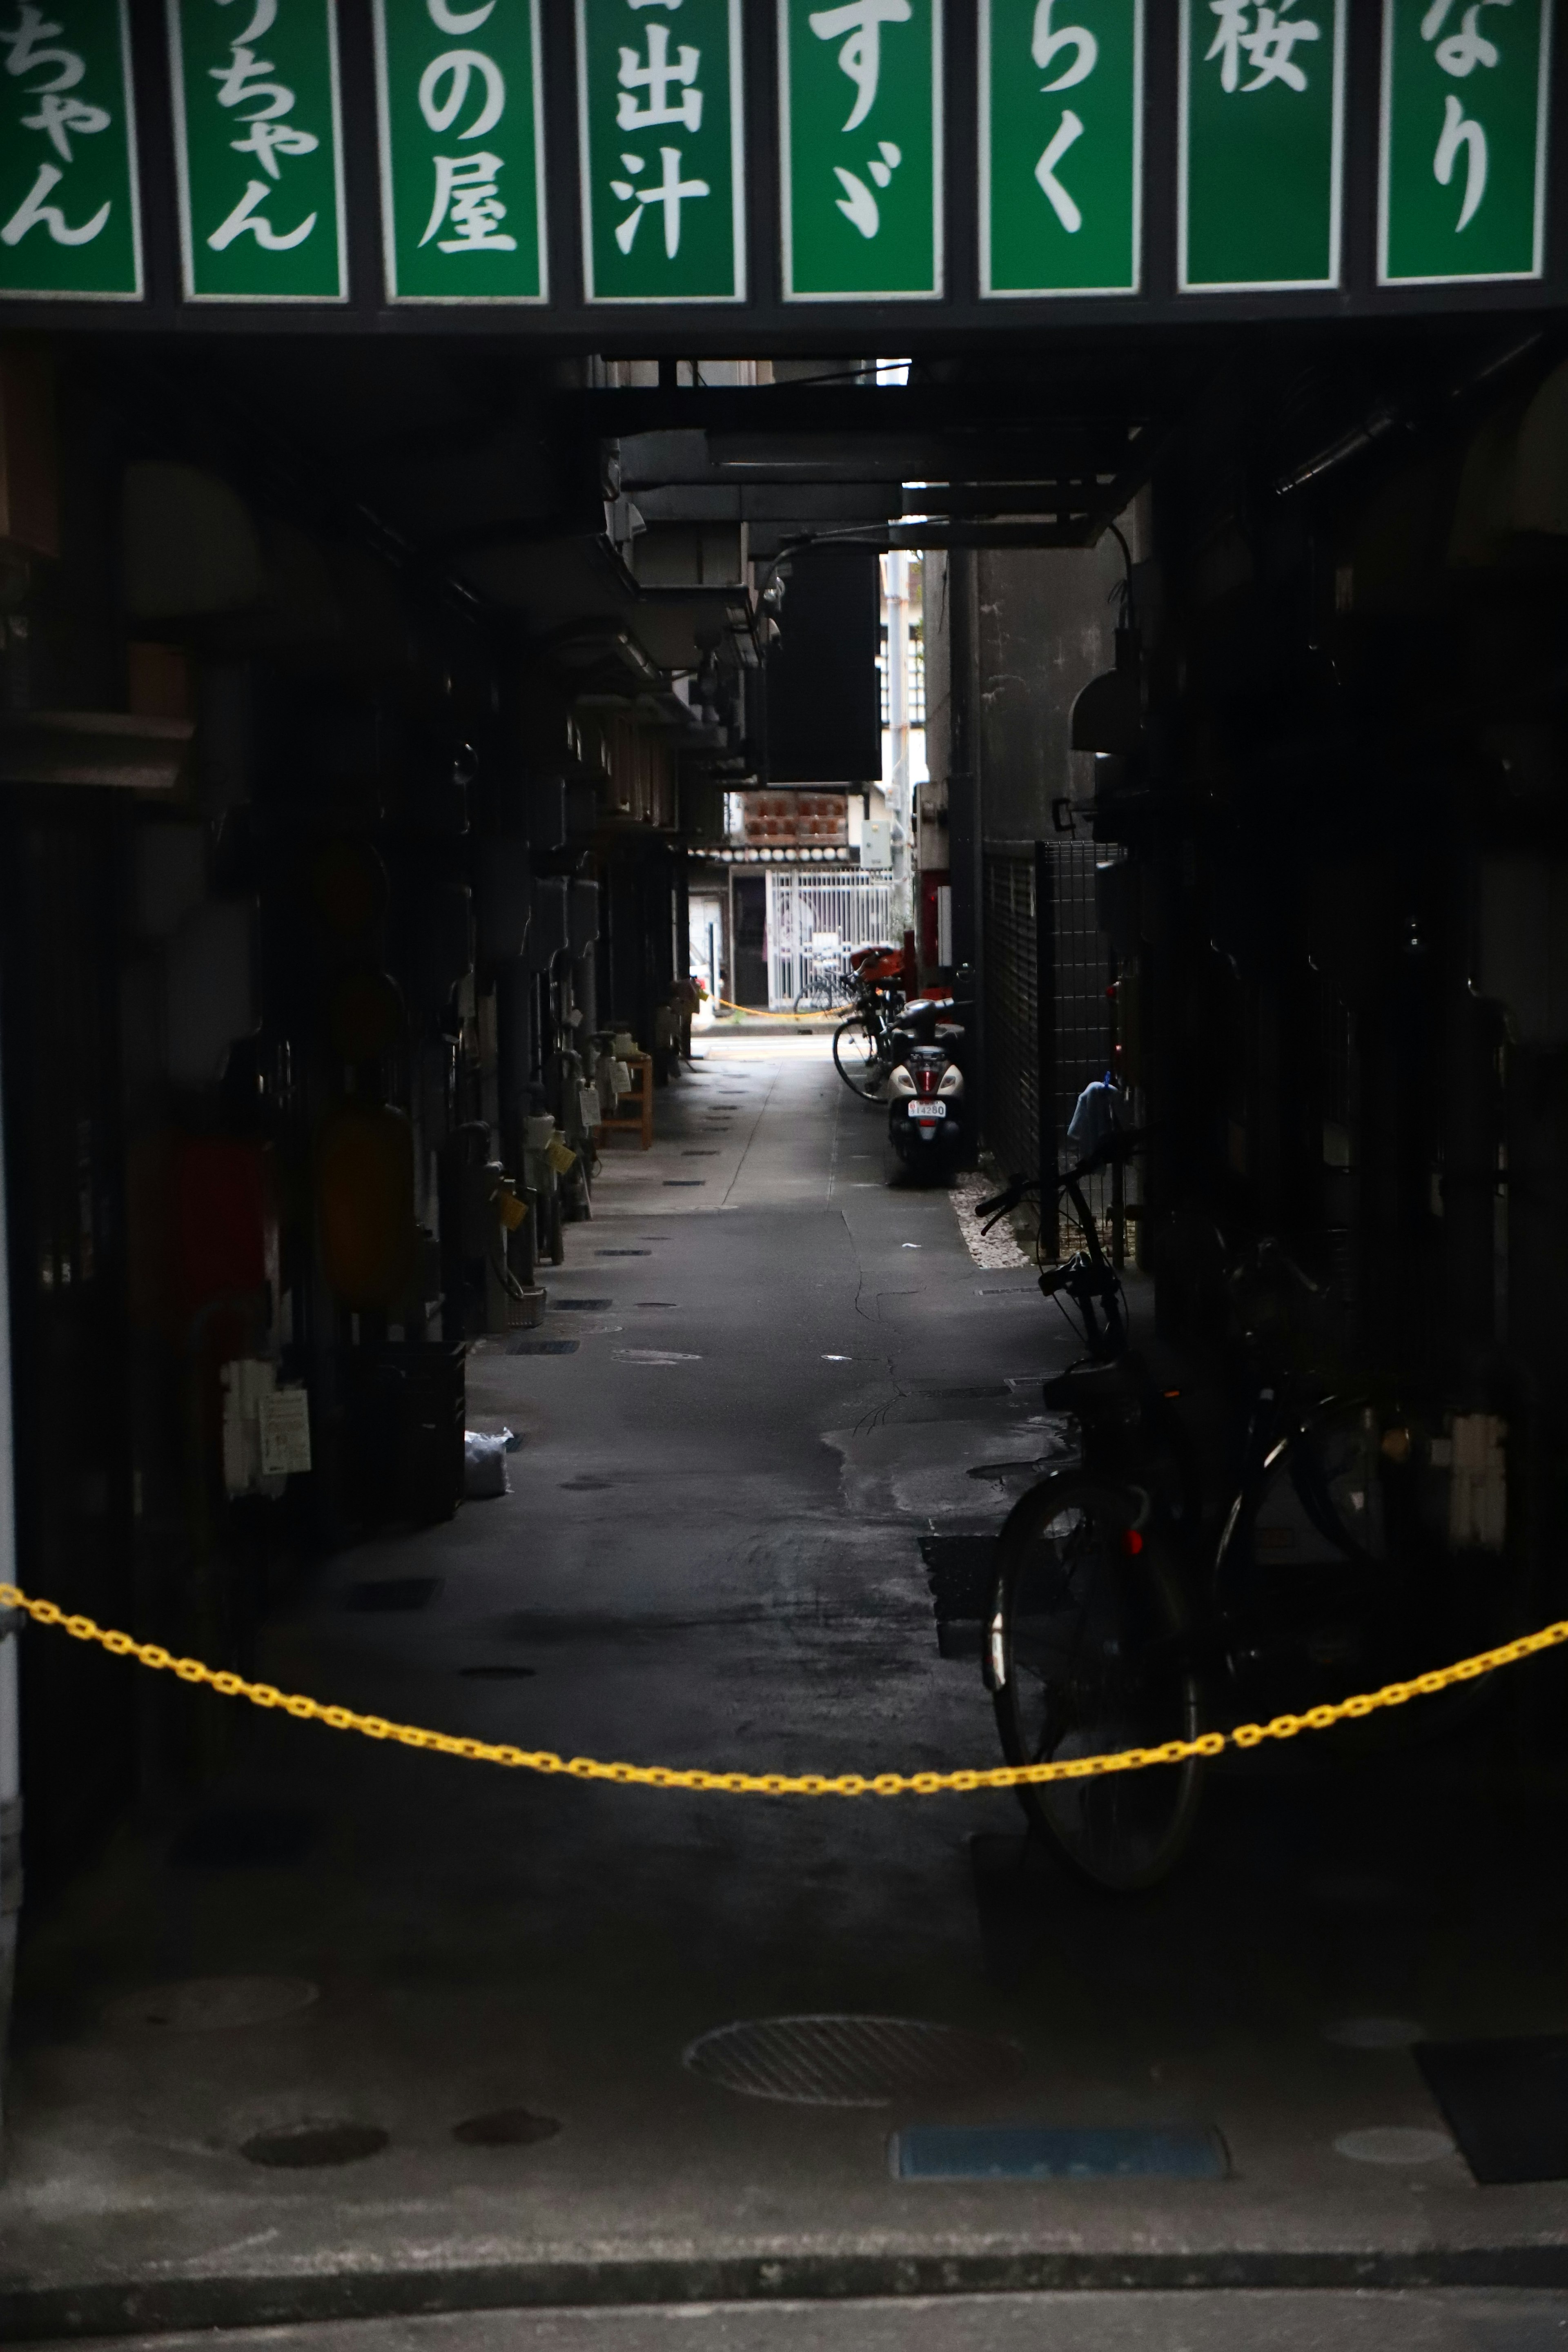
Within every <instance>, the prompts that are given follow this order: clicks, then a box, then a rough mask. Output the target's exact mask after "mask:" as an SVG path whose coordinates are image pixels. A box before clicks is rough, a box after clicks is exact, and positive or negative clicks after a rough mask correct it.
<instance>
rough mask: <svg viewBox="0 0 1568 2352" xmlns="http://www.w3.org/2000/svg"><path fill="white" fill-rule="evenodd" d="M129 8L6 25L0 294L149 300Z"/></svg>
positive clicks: (58, 10) (0, 68) (0, 111)
mask: <svg viewBox="0 0 1568 2352" xmlns="http://www.w3.org/2000/svg"><path fill="white" fill-rule="evenodd" d="M127 5H128V0H54V5H52V6H50V7H48V8H47V9H45V8H40V7H26V6H16V7H14V8H11V9H9V10H7V12H6V13H7V14H9V15H10V16H12V18H13V21H12V22H11V24H10V25H9V26H7V25H6V24H5V22H4V21H3V20H0V293H5V294H47V295H73V294H74V295H94V296H106V297H109V298H110V299H116V298H118V299H121V300H126V301H134V300H135V299H136V298H137V297H138V296H139V295H140V293H141V291H142V240H141V223H140V218H139V215H138V208H137V190H136V132H135V121H134V117H133V115H132V105H131V52H130V37H129V36H130V26H129V19H128V16H127V14H126V10H127Z"/></svg>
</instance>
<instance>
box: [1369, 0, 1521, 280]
mask: <svg viewBox="0 0 1568 2352" xmlns="http://www.w3.org/2000/svg"><path fill="white" fill-rule="evenodd" d="M1551 50H1552V11H1551V7H1550V5H1549V0H1462V5H1457V0H1384V25H1383V172H1382V188H1381V198H1382V202H1381V215H1382V217H1381V222H1380V228H1381V235H1380V237H1379V244H1378V275H1379V277H1380V278H1381V279H1382V281H1383V283H1384V285H1385V286H1388V285H1397V284H1405V285H1428V286H1430V285H1441V284H1444V283H1446V282H1448V281H1451V280H1454V279H1459V278H1539V277H1540V275H1541V272H1542V261H1543V250H1542V248H1543V238H1544V230H1545V216H1546V129H1547V93H1548V85H1549V79H1550V68H1551Z"/></svg>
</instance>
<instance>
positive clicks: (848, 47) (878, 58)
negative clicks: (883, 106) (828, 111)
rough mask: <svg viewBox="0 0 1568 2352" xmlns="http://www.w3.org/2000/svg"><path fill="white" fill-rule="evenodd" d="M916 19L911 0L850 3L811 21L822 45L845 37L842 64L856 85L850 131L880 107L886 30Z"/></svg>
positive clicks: (847, 125) (823, 11) (824, 10)
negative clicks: (878, 104)
mask: <svg viewBox="0 0 1568 2352" xmlns="http://www.w3.org/2000/svg"><path fill="white" fill-rule="evenodd" d="M913 15H914V9H913V6H912V5H911V0H849V5H848V6H847V7H843V8H821V9H818V11H817V13H816V16H812V17H810V18H809V19H808V20H807V21H808V22H809V24H810V26H811V29H812V31H813V32H814V33H815V34H816V37H817V39H818V40H819V41H837V39H838V38H839V37H840V35H844V36H846V38H845V42H844V47H842V48H841V49H840V50H839V52H838V64H839V68H840V70H841V71H842V72H844V73H847V75H848V77H849V79H850V80H851V81H852V82H853V83H854V85H855V90H856V97H855V103H854V105H853V106H852V107H851V108H850V110H849V119H848V121H847V122H846V123H845V125H844V128H845V130H846V131H858V129H859V127H860V125H861V123H862V122H864V121H865V120H866V117H867V116H868V114H869V113H870V111H871V109H872V108H873V106H875V104H876V103H877V87H878V84H879V81H880V79H881V74H882V27H883V26H884V25H907V24H908V23H909V22H910V18H911V17H912V16H913Z"/></svg>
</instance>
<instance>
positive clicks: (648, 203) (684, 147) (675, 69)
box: [577, 0, 746, 302]
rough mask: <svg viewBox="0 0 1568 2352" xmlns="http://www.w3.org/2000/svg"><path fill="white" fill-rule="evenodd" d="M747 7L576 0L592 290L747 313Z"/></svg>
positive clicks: (613, 298) (734, 0)
mask: <svg viewBox="0 0 1568 2352" xmlns="http://www.w3.org/2000/svg"><path fill="white" fill-rule="evenodd" d="M744 114H745V107H744V95H743V89H742V68H741V0H577V115H578V158H579V168H580V170H581V173H582V183H583V291H584V295H585V296H586V298H587V299H588V300H589V301H590V302H742V301H744V299H745V296H746V154H745V121H744Z"/></svg>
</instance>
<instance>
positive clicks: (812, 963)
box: [795, 948, 850, 1013]
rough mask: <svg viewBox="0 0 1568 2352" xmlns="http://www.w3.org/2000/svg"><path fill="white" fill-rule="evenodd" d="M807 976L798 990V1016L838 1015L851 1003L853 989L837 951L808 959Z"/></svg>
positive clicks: (833, 950)
mask: <svg viewBox="0 0 1568 2352" xmlns="http://www.w3.org/2000/svg"><path fill="white" fill-rule="evenodd" d="M805 964H806V969H805V977H804V979H803V980H802V982H801V984H800V986H799V988H798V989H797V990H796V991H795V1011H796V1012H797V1013H838V1012H841V1011H842V1010H843V1008H844V1006H845V1005H846V1004H847V1003H848V1002H849V998H850V986H849V982H848V980H847V975H846V973H845V970H844V961H843V958H842V956H841V955H840V954H839V952H838V950H837V948H835V949H832V950H829V951H828V952H827V953H826V954H822V955H818V954H816V953H813V954H811V955H810V956H809V957H808V958H807V959H805Z"/></svg>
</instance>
